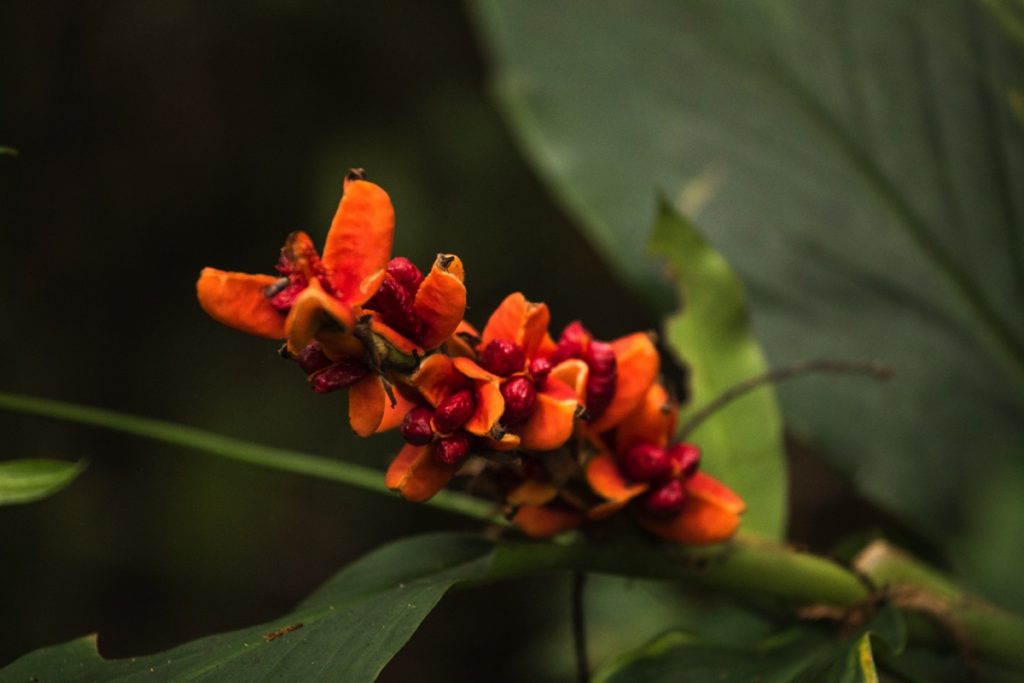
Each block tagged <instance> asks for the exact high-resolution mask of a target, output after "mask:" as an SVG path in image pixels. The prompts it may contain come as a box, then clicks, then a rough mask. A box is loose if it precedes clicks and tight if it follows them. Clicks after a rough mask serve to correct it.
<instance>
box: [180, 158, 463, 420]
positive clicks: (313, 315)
mask: <svg viewBox="0 0 1024 683" xmlns="http://www.w3.org/2000/svg"><path fill="white" fill-rule="evenodd" d="M394 223H395V221H394V209H393V208H392V205H391V200H390V198H389V197H388V195H387V193H386V192H385V191H384V190H383V189H381V188H380V187H379V186H377V185H375V184H373V183H371V182H368V181H367V180H365V177H364V174H363V172H362V171H361V170H353V171H350V172H349V174H348V175H347V176H346V178H345V183H344V194H343V196H342V198H341V201H340V203H339V204H338V210H337V212H336V213H335V215H334V220H333V221H332V223H331V227H330V230H329V231H328V233H327V240H326V243H325V245H324V251H323V256H320V255H319V254H318V253H317V251H316V248H315V247H314V246H313V242H312V240H311V239H310V238H309V236H308V235H307V234H306V233H304V232H295V233H292V234H291V235H290V236H289V237H288V239H287V240H286V242H285V246H284V248H282V250H281V257H280V259H279V261H278V264H277V270H278V272H279V276H278V277H275V276H273V275H249V274H246V273H235V272H226V271H222V270H217V269H215V268H204V269H203V271H202V273H201V274H200V277H199V281H198V282H197V283H196V292H197V295H198V298H199V303H200V305H201V306H202V308H203V310H205V311H206V312H207V313H209V314H210V316H212V317H213V318H214V319H216V320H218V321H219V322H221V323H224V324H225V325H229V326H231V327H234V328H236V329H239V330H242V331H243V332H247V333H249V334H254V335H257V336H261V337H268V338H271V339H284V340H285V341H286V345H285V352H286V354H287V355H289V356H290V357H292V358H295V359H296V360H297V361H298V362H299V364H300V366H302V368H303V370H305V371H306V372H307V374H308V375H309V377H310V381H311V383H312V384H313V387H314V389H316V390H317V391H322V392H323V391H330V390H333V389H337V388H340V387H343V386H350V387H351V388H350V400H349V418H350V421H351V424H352V428H353V429H354V430H355V431H356V433H358V434H359V435H361V436H368V435H370V434H373V433H374V432H377V431H382V430H384V429H389V428H391V427H395V426H397V425H398V423H399V422H400V421H401V419H402V417H403V416H404V415H405V413H406V411H407V410H408V408H409V406H410V405H411V404H410V403H409V402H407V401H405V400H404V399H401V397H400V396H399V397H397V398H396V397H394V396H393V392H391V391H390V387H389V386H388V383H387V382H386V381H385V379H384V377H383V375H384V373H385V372H387V371H389V370H392V369H397V370H411V369H413V368H415V366H416V363H417V361H418V358H419V356H421V355H423V354H424V353H425V352H426V351H428V350H431V349H433V348H436V347H437V346H439V345H440V344H441V343H442V342H443V341H444V340H445V339H447V338H448V337H449V336H450V335H451V334H452V333H453V332H454V331H455V329H456V327H457V326H458V324H459V321H461V320H462V315H463V313H464V311H465V306H466V290H465V286H464V285H463V279H464V272H463V268H462V262H461V261H460V260H459V259H458V257H456V256H452V255H447V254H440V255H438V257H437V259H436V261H435V262H434V265H433V267H432V269H431V271H430V273H429V274H428V275H427V276H426V277H425V278H424V277H423V276H422V274H420V273H419V270H418V269H416V267H415V266H413V265H412V264H411V263H410V262H409V261H408V260H407V259H403V258H396V259H391V260H390V261H389V259H390V257H391V248H392V242H393V238H394ZM396 326H398V327H400V328H401V330H400V331H399V330H396V329H395V327H396Z"/></svg>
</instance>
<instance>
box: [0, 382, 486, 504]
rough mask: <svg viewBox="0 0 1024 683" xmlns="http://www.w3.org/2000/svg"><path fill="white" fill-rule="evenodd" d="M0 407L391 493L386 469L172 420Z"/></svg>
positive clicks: (447, 500) (438, 500) (445, 497)
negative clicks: (206, 429) (256, 441)
mask: <svg viewBox="0 0 1024 683" xmlns="http://www.w3.org/2000/svg"><path fill="white" fill-rule="evenodd" d="M0 410H7V411H10V412H13V413H21V414H23V415H34V416H37V417H44V418H49V419H54V420H62V421H65V422H74V423H77V424H83V425H89V426H93V427H102V428H104V429H110V430H113V431H116V432H121V433H124V434H131V435H133V436H140V437H142V438H145V439H152V440H153V441H160V442H163V443H169V444H174V445H176V446H184V447H185V448H191V449H193V450H196V451H200V452H202V453H208V454H210V455H216V456H220V457H222V458H228V459H230V460H237V461H239V462H244V463H247V464H250V465H256V466H257V467H266V468H269V469H274V470H281V471H284V472H292V473H295V474H305V475H307V476H311V477H317V478H319V479H326V480H329V481H337V482H340V483H342V484H348V485H349V486H354V487H356V488H359V489H363V490H365V491H372V492H374V493H384V494H387V495H393V494H392V493H391V491H389V490H388V488H387V487H386V486H384V473H383V472H380V471H378V470H375V469H372V468H369V467H362V466H361V465H354V464H352V463H347V462H342V461H340V460H334V459H331V458H326V457H323V456H318V455H311V454H309V453H301V452H299V451H293V450H288V449H284V448H274V447H272V446H264V445H262V444H257V443H252V442H250V441H244V440H242V439H236V438H234V437H230V436H225V435H223V434H217V433H214V432H208V431H205V430H202V429H196V428H195V427H187V426H185V425H179V424H174V423H173V422H165V421H163V420H154V419H151V418H146V417H138V416H136V415H128V414H125V413H119V412H115V411H112V410H104V409H101V408H91V407H88V406H82V405H77V404H74V403H66V402H64V401H55V400H52V399H47V398H38V397H35V396H26V395H23V394H15V393H10V392H0ZM426 504H427V505H431V506H433V507H436V508H439V509H441V510H447V511H448V512H453V513H455V514H459V515H463V516H466V517H472V518H473V519H479V520H483V521H485V522H490V523H501V522H503V521H504V520H503V519H502V518H501V517H500V516H499V515H497V514H496V513H495V508H494V505H492V504H490V503H488V502H486V501H483V500H479V499H477V498H472V497H470V496H465V495H462V494H459V493H454V492H452V491H441V492H439V493H438V494H437V495H436V496H434V497H433V498H431V499H430V501H428V502H427V503H426Z"/></svg>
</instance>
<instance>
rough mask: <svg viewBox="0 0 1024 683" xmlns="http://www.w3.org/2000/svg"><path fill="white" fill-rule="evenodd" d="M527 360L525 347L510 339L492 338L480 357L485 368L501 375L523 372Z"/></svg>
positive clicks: (506, 375)
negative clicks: (524, 351)
mask: <svg viewBox="0 0 1024 683" xmlns="http://www.w3.org/2000/svg"><path fill="white" fill-rule="evenodd" d="M525 362H526V356H525V354H524V353H523V349H522V348H521V347H520V346H519V345H518V344H516V343H515V342H514V341H510V340H508V339H492V340H491V343H490V344H488V345H487V346H486V348H484V352H483V353H482V354H481V357H480V365H482V366H483V368H484V369H485V370H487V371H488V372H493V373H494V374H495V375H500V376H501V377H508V376H509V375H513V374H515V373H517V372H521V371H522V369H523V364H524V363H525Z"/></svg>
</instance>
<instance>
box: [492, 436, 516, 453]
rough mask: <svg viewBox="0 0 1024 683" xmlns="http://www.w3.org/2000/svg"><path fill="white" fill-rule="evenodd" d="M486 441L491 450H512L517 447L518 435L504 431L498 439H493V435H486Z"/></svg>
mask: <svg viewBox="0 0 1024 683" xmlns="http://www.w3.org/2000/svg"><path fill="white" fill-rule="evenodd" d="M486 442H487V447H488V448H490V449H491V450H492V451H501V452H505V451H514V450H516V449H517V448H519V435H517V434H513V433H512V432H505V433H504V434H502V435H501V438H500V439H495V438H494V436H493V435H491V436H489V437H487V439H486Z"/></svg>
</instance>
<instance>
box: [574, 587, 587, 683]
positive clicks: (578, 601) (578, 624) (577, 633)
mask: <svg viewBox="0 0 1024 683" xmlns="http://www.w3.org/2000/svg"><path fill="white" fill-rule="evenodd" d="M586 582H587V574H586V572H581V571H575V572H573V573H572V595H571V598H572V642H573V646H574V649H575V651H576V680H577V681H578V683H589V681H590V664H589V662H588V660H587V625H586V622H585V621H584V614H583V587H584V585H585V584H586Z"/></svg>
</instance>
